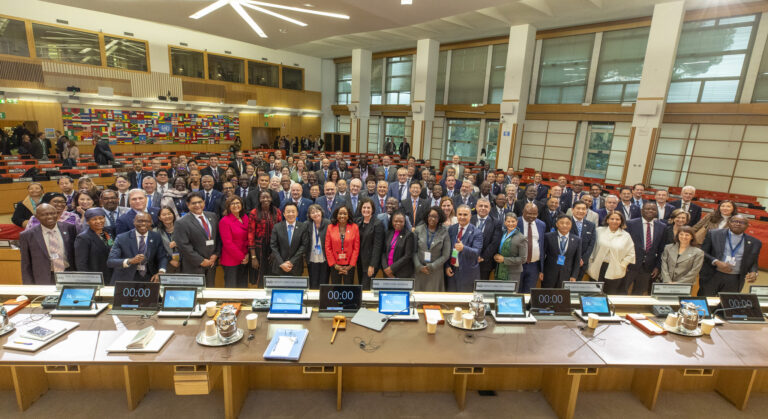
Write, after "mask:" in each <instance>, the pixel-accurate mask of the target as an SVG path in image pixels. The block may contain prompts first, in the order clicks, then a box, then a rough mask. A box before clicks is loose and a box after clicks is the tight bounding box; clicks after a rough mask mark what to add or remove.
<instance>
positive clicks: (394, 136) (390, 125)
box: [384, 118, 405, 152]
mask: <svg viewBox="0 0 768 419" xmlns="http://www.w3.org/2000/svg"><path fill="white" fill-rule="evenodd" d="M388 139H390V140H392V141H393V142H394V143H395V152H397V150H399V149H400V144H401V143H402V142H403V141H405V118H384V142H385V143H386V142H387V140H388Z"/></svg>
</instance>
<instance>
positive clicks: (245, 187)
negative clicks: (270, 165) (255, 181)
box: [235, 174, 251, 202]
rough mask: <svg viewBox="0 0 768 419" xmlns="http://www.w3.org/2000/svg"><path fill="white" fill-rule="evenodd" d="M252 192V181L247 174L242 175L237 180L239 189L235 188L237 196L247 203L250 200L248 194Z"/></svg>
mask: <svg viewBox="0 0 768 419" xmlns="http://www.w3.org/2000/svg"><path fill="white" fill-rule="evenodd" d="M250 191H251V179H250V177H249V176H248V175H247V174H242V175H240V176H238V178H237V187H236V188H235V195H237V196H239V197H240V198H242V199H243V202H245V200H246V198H248V193H249V192H250Z"/></svg>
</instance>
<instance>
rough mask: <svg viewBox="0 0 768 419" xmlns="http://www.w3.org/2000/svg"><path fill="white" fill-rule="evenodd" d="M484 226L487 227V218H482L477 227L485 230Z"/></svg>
mask: <svg viewBox="0 0 768 419" xmlns="http://www.w3.org/2000/svg"><path fill="white" fill-rule="evenodd" d="M483 227H485V218H483V219H481V220H480V221H479V222H478V223H477V228H478V229H480V231H483Z"/></svg>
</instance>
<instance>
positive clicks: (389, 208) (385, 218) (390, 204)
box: [376, 197, 413, 231]
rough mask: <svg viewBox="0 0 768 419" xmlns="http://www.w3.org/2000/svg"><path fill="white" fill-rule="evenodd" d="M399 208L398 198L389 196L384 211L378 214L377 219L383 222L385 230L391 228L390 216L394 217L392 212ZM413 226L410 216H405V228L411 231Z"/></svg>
mask: <svg viewBox="0 0 768 419" xmlns="http://www.w3.org/2000/svg"><path fill="white" fill-rule="evenodd" d="M398 208H400V202H399V201H398V200H397V198H393V197H389V198H387V202H386V207H385V208H384V212H382V213H381V214H378V215H376V219H377V220H379V222H381V224H382V225H383V226H384V229H385V230H386V229H387V228H389V218H390V217H392V214H394V213H395V211H397V210H398ZM412 227H413V226H412V225H411V220H409V219H408V217H405V229H406V230H408V231H410V230H411V229H412Z"/></svg>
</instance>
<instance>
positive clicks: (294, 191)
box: [280, 183, 312, 223]
mask: <svg viewBox="0 0 768 419" xmlns="http://www.w3.org/2000/svg"><path fill="white" fill-rule="evenodd" d="M301 194H302V189H301V185H299V184H298V183H294V184H293V185H291V196H290V197H289V198H288V199H287V200H285V201H283V203H282V204H281V205H280V210H281V211H283V214H285V206H286V205H288V204H293V205H295V206H296V209H297V211H298V215H297V216H296V219H297V220H299V222H300V223H303V222H305V221H307V212H308V211H309V206H310V205H312V200H311V199H307V198H304V197H302V195H301Z"/></svg>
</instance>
